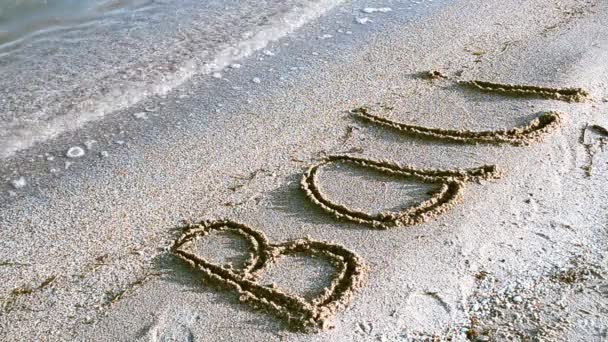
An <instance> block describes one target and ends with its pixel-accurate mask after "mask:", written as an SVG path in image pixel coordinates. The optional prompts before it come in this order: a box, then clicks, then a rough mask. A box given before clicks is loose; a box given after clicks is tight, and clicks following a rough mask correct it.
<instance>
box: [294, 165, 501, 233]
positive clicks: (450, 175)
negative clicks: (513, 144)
mask: <svg viewBox="0 0 608 342" xmlns="http://www.w3.org/2000/svg"><path fill="white" fill-rule="evenodd" d="M332 162H353V163H355V164H359V165H361V166H366V167H371V168H375V169H377V170H379V171H382V172H385V173H389V174H398V175H402V176H409V177H414V178H418V179H420V180H422V181H425V182H433V183H441V184H442V188H441V190H440V191H438V192H436V193H435V194H433V196H432V197H431V198H430V199H429V200H426V201H424V202H422V203H420V204H419V205H418V206H415V207H412V208H409V209H406V210H404V211H401V212H398V213H379V214H377V215H371V214H369V213H366V212H361V211H357V210H353V209H351V208H348V207H346V206H343V205H340V204H336V203H333V202H331V201H330V200H328V199H326V198H325V196H324V195H323V194H322V193H321V191H320V189H319V187H318V185H317V179H316V178H317V173H318V171H319V169H320V168H321V167H322V166H324V165H327V164H329V163H332ZM472 170H474V171H471V174H472V175H476V174H482V172H483V170H484V169H483V168H481V169H480V168H477V169H472ZM487 170H489V171H495V168H493V167H487ZM434 173H435V172H434V171H429V170H418V169H414V168H404V167H400V166H398V165H396V164H390V163H387V162H383V161H375V160H371V159H361V158H355V157H349V156H331V157H328V158H327V159H326V160H324V161H322V162H321V163H319V164H316V165H313V166H312V167H310V168H309V169H308V171H307V172H306V173H305V174H304V176H303V177H302V182H301V185H302V188H303V190H304V191H305V192H306V195H307V196H308V198H309V199H310V200H311V201H312V202H313V203H315V204H317V205H319V206H320V207H321V208H322V209H323V210H325V211H327V212H329V213H331V214H332V215H334V216H336V217H337V218H345V219H347V220H350V221H353V222H358V223H365V224H369V225H371V226H372V227H374V228H379V229H388V228H392V227H396V226H407V225H413V224H418V223H421V222H424V221H426V220H428V219H429V218H430V217H433V216H435V215H438V214H440V213H443V212H445V211H446V210H448V209H450V208H451V207H453V206H454V205H455V203H456V202H457V201H458V200H460V198H461V195H460V193H461V190H462V188H463V187H464V184H463V183H462V181H460V180H458V179H457V178H456V177H454V176H455V175H461V177H463V178H464V179H466V175H467V174H466V171H465V172H463V171H460V172H459V173H458V171H441V172H438V173H439V174H443V177H437V176H429V175H427V174H431V175H432V174H434ZM489 175H490V174H489ZM484 178H488V177H487V176H486V177H484Z"/></svg>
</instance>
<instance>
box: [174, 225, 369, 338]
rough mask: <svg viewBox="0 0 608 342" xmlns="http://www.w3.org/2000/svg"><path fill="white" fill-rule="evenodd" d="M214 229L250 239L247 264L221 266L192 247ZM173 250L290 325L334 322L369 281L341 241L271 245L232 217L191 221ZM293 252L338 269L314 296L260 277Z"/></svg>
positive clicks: (323, 325)
mask: <svg viewBox="0 0 608 342" xmlns="http://www.w3.org/2000/svg"><path fill="white" fill-rule="evenodd" d="M212 231H222V232H228V233H233V234H237V235H239V236H242V237H244V238H245V239H246V240H247V241H248V242H249V243H250V250H249V255H248V260H247V262H246V263H245V266H244V268H243V269H241V270H236V269H232V268H230V267H226V266H221V265H217V264H214V263H212V262H209V261H208V260H206V259H205V258H202V257H200V256H197V255H195V254H194V253H193V252H192V250H193V248H192V247H193V244H194V242H195V241H196V240H197V239H200V238H204V237H205V236H207V235H208V234H209V233H210V232H212ZM172 251H173V253H175V254H176V255H177V256H179V257H180V258H181V259H183V260H185V261H186V262H188V263H189V264H190V265H192V266H193V267H195V268H197V269H198V270H200V271H201V272H202V273H203V274H204V275H205V276H206V277H207V278H209V279H211V280H215V281H218V282H220V283H221V284H222V285H225V286H227V287H228V288H231V289H234V290H236V291H237V292H238V293H239V294H240V295H241V296H240V300H241V301H243V302H249V303H252V304H253V305H254V306H255V307H257V308H261V309H265V310H267V311H269V312H272V313H274V314H276V315H277V316H279V317H281V318H283V319H285V320H286V321H287V323H288V324H289V326H290V327H291V328H294V329H297V330H305V331H310V330H313V331H314V330H319V329H326V328H329V327H332V326H333V320H334V318H335V316H336V313H337V312H338V311H340V310H341V309H343V308H345V307H346V306H347V305H348V303H349V302H350V301H351V299H352V297H353V296H354V294H355V292H356V291H357V290H358V289H360V288H361V286H362V285H363V283H364V282H365V278H366V274H367V266H366V265H365V263H364V262H363V260H362V259H361V258H360V257H358V256H357V255H355V254H354V253H352V252H350V251H348V250H347V249H345V248H344V247H342V246H339V245H334V244H330V243H325V242H319V241H314V240H310V239H300V240H294V241H289V242H285V243H282V244H270V243H269V242H268V240H267V239H266V237H265V236H264V235H263V234H262V233H261V232H259V231H256V230H254V229H252V228H250V227H248V226H246V225H243V224H240V223H236V222H232V221H223V220H222V221H213V222H201V223H199V224H195V225H189V226H188V227H186V230H185V231H184V233H183V235H182V236H181V237H180V238H179V239H177V240H176V241H175V243H174V245H173V247H172ZM294 254H304V255H309V256H311V257H319V258H323V259H325V260H327V261H329V262H331V263H332V264H333V265H334V266H335V268H336V274H335V276H334V278H333V280H332V282H331V284H330V285H329V287H327V288H325V289H324V290H323V292H322V293H321V294H320V295H319V296H317V297H316V298H314V299H312V300H306V299H304V298H303V297H301V296H298V295H294V294H289V293H285V292H283V291H281V290H279V289H277V288H274V287H273V286H271V285H262V284H260V283H259V282H258V281H257V276H258V275H259V273H260V272H261V271H263V270H264V269H266V268H267V267H268V266H269V265H271V264H273V263H274V262H275V261H276V260H278V259H279V258H280V257H282V256H285V255H294Z"/></svg>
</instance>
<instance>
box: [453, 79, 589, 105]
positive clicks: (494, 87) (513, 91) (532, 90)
mask: <svg viewBox="0 0 608 342" xmlns="http://www.w3.org/2000/svg"><path fill="white" fill-rule="evenodd" d="M457 82H458V84H462V85H465V86H469V87H471V88H475V89H478V90H481V91H485V92H495V93H501V94H503V95H511V96H536V97H543V98H548V99H554V100H560V101H566V102H583V101H585V100H586V99H588V98H589V93H588V92H587V91H586V90H584V89H582V88H551V87H540V86H534V85H518V84H503V83H494V82H486V81H480V80H469V81H457Z"/></svg>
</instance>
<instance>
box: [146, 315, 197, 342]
mask: <svg viewBox="0 0 608 342" xmlns="http://www.w3.org/2000/svg"><path fill="white" fill-rule="evenodd" d="M198 319H199V316H198V314H197V313H196V312H195V311H193V310H191V309H189V308H180V309H179V310H178V311H173V310H168V311H165V312H163V313H162V314H161V315H160V316H159V318H158V319H157V321H156V322H155V323H154V324H153V325H152V326H151V327H150V329H149V330H148V334H147V337H148V341H150V342H178V341H179V342H193V341H195V340H196V339H195V336H194V334H193V333H192V330H191V327H192V326H193V325H194V324H196V322H197V321H198Z"/></svg>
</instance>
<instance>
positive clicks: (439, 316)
mask: <svg viewBox="0 0 608 342" xmlns="http://www.w3.org/2000/svg"><path fill="white" fill-rule="evenodd" d="M451 312H452V309H451V307H450V305H449V304H448V303H447V302H446V301H445V300H444V299H443V298H442V297H441V295H440V294H438V293H436V292H428V291H424V292H416V293H414V294H412V295H411V296H409V298H408V299H407V302H406V305H405V309H404V310H403V311H402V312H400V313H399V318H400V320H402V321H403V322H404V325H405V328H406V329H407V330H409V331H412V332H424V333H427V334H433V333H440V332H441V331H442V330H444V329H445V328H446V327H447V326H448V324H449V322H450V321H451Z"/></svg>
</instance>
